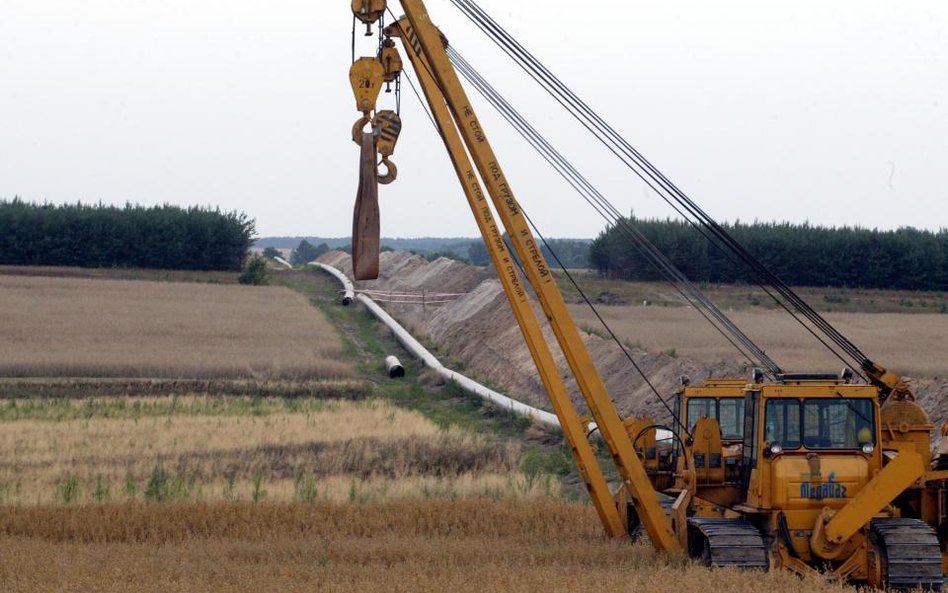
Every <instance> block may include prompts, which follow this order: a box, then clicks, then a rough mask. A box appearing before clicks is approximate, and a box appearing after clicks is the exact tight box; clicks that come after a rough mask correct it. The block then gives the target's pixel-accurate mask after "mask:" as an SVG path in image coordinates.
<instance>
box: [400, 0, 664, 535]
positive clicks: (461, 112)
mask: <svg viewBox="0 0 948 593" xmlns="http://www.w3.org/2000/svg"><path fill="white" fill-rule="evenodd" d="M402 8H403V9H404V10H405V16H406V19H407V20H408V23H409V24H410V25H411V27H412V30H413V31H414V33H415V37H414V39H413V40H412V44H413V45H414V46H415V47H414V48H415V49H416V50H419V53H420V54H421V55H422V56H424V58H425V60H426V62H427V64H428V65H429V66H430V68H431V74H432V76H433V78H434V79H435V81H436V82H437V84H438V87H439V88H440V89H441V92H442V93H443V96H444V100H445V102H446V105H447V107H448V109H449V111H450V113H451V116H452V118H453V119H454V121H455V124H456V126H457V128H458V130H459V132H460V134H461V137H462V139H463V141H464V143H465V145H466V146H467V149H468V151H469V152H470V154H471V157H472V159H473V161H474V164H475V165H476V168H477V171H478V173H479V175H480V177H481V179H482V181H483V182H484V184H485V186H486V187H487V192H488V194H489V196H490V198H491V201H492V202H493V204H494V207H495V208H496V209H497V213H498V215H499V216H500V219H501V221H502V222H503V225H504V227H505V229H506V230H507V233H508V235H509V236H510V240H511V243H512V245H513V247H514V251H515V252H516V253H517V256H518V257H519V258H520V261H521V262H522V264H523V268H524V272H525V274H526V276H527V279H528V280H529V282H530V285H531V286H532V287H533V290H534V292H535V293H536V295H537V298H538V300H539V301H540V306H541V307H542V309H543V312H544V314H545V315H546V318H547V320H548V321H549V322H550V326H551V327H552V329H553V333H554V335H555V336H556V340H557V342H558V343H559V345H560V348H561V349H562V351H563V354H564V355H565V357H566V360H567V363H568V364H569V367H570V369H571V370H572V372H573V376H574V377H575V378H576V382H577V384H578V385H579V388H580V392H581V393H582V395H583V397H584V399H585V401H586V403H587V405H588V406H589V409H590V411H591V412H592V415H593V417H594V418H595V420H596V423H597V424H598V426H599V430H600V432H601V434H602V436H603V439H604V440H605V442H606V446H607V447H608V449H609V451H610V453H611V454H612V457H613V459H614V461H615V464H616V467H617V469H618V470H619V474H620V476H621V478H622V482H623V485H624V486H625V487H626V489H627V490H628V492H629V493H630V494H631V496H632V498H633V500H634V502H635V505H636V509H637V510H638V512H639V515H640V517H641V519H642V523H643V525H644V527H645V530H646V532H647V533H648V535H649V538H650V539H651V541H652V543H653V544H654V545H655V546H656V547H657V548H658V549H660V550H663V551H681V549H682V548H681V544H680V543H679V542H678V539H677V538H676V537H675V534H674V533H673V532H672V529H671V524H670V523H669V521H668V520H667V519H666V517H665V513H664V510H663V509H662V507H661V505H660V504H659V502H658V497H657V495H656V492H655V490H654V488H653V487H652V484H651V482H650V480H649V477H648V475H647V473H646V471H645V468H644V466H643V465H642V463H641V461H640V460H639V458H638V456H637V455H636V453H635V450H634V448H633V445H632V442H631V440H630V439H629V437H628V435H627V433H626V430H625V426H624V424H623V423H622V419H621V418H620V416H619V413H618V411H617V410H616V408H615V405H614V404H613V403H612V400H611V398H610V397H609V394H608V393H607V391H606V387H605V384H604V383H603V380H602V377H601V376H600V375H599V371H598V370H597V369H596V366H595V364H594V363H593V361H592V358H591V357H590V355H589V352H588V350H587V349H586V346H585V344H584V342H583V340H582V338H581V336H580V334H579V330H578V329H577V327H576V324H575V323H574V322H573V319H572V316H571V315H570V313H569V310H568V309H567V307H566V303H565V301H564V300H563V296H562V294H561V293H560V291H559V288H558V287H557V285H556V280H555V278H554V276H553V274H552V272H551V270H550V268H549V266H548V264H547V262H546V260H545V258H544V257H543V254H542V253H541V251H540V246H539V245H538V244H537V242H536V240H535V238H534V236H533V233H532V232H531V230H530V227H529V225H528V221H527V219H526V216H525V214H524V212H523V210H522V209H521V207H520V204H519V203H518V201H517V199H516V197H515V195H514V193H513V190H512V189H511V187H510V184H509V183H508V181H507V178H506V176H505V175H504V171H503V169H502V167H501V166H500V163H499V160H498V158H497V156H496V154H495V153H494V151H493V148H492V147H491V145H490V142H489V141H488V139H487V135H486V133H485V132H484V129H483V127H482V125H481V123H480V121H479V119H478V118H477V115H476V113H475V112H474V109H473V107H472V106H471V102H470V101H469V100H468V97H467V93H466V92H465V91H464V88H463V87H462V86H461V82H460V80H459V78H458V74H457V72H456V71H455V70H454V67H453V65H452V64H451V61H450V59H449V58H448V55H447V52H446V51H445V48H444V44H443V41H442V37H441V34H440V33H439V31H438V30H437V28H436V27H435V26H434V24H433V23H432V21H431V17H430V15H429V14H428V11H427V9H426V7H425V5H424V2H423V1H422V0H402ZM416 40H417V44H415V41H416ZM570 405H571V404H570Z"/></svg>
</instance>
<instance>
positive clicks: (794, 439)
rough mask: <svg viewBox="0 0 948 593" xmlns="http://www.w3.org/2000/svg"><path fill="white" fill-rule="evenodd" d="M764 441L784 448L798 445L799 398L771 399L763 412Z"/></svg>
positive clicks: (792, 447) (793, 447) (797, 446)
mask: <svg viewBox="0 0 948 593" xmlns="http://www.w3.org/2000/svg"><path fill="white" fill-rule="evenodd" d="M764 442H766V443H768V444H770V445H773V444H775V443H776V444H779V445H780V446H782V447H783V448H784V449H797V448H799V447H800V400H797V399H771V400H768V401H767V407H766V409H765V412H764Z"/></svg>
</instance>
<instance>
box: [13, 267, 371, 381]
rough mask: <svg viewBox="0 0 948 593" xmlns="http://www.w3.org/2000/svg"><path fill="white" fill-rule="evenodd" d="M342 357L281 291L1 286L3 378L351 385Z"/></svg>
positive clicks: (58, 282) (331, 332) (302, 302)
mask: <svg viewBox="0 0 948 593" xmlns="http://www.w3.org/2000/svg"><path fill="white" fill-rule="evenodd" d="M340 355H341V341H340V339H339V336H338V334H337V333H336V331H335V329H334V328H333V327H332V326H331V325H330V323H329V322H328V321H327V320H326V319H325V318H324V317H323V316H322V314H321V313H320V312H319V311H318V310H316V309H315V308H313V307H311V306H310V305H309V303H308V302H307V301H306V299H305V298H304V297H303V296H301V295H299V294H296V293H294V292H292V291H290V290H289V289H286V288H282V287H253V288H251V287H244V286H223V285H205V284H195V283H175V282H149V281H136V282H129V281H120V280H91V279H81V278H43V277H30V276H0V376H6V377H125V378H141V377H147V378H188V379H195V378H203V379H212V378H254V379H293V380H306V379H349V378H353V377H354V371H353V369H352V368H351V366H350V365H349V364H347V363H344V362H342V361H340V360H339V358H340Z"/></svg>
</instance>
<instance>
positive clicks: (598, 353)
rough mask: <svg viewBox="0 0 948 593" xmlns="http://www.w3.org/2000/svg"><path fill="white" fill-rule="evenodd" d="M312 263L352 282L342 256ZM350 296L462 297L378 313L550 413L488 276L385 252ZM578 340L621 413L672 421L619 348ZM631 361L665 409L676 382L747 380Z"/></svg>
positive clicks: (665, 359)
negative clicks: (374, 275)
mask: <svg viewBox="0 0 948 593" xmlns="http://www.w3.org/2000/svg"><path fill="white" fill-rule="evenodd" d="M318 261H319V262H320V263H324V264H327V265H331V266H333V267H336V268H338V269H340V270H342V271H343V272H345V273H346V274H347V275H350V276H351V273H352V266H351V261H350V258H349V256H348V255H347V254H345V253H343V252H339V251H333V252H329V253H327V254H325V255H323V256H322V257H321V258H319V260H318ZM356 288H357V290H358V289H362V290H374V291H393V292H414V293H417V294H424V293H425V292H426V291H427V292H448V293H462V296H460V297H458V298H457V299H456V300H453V301H452V302H450V303H448V304H445V305H441V306H437V307H432V306H425V307H423V306H420V305H401V304H393V303H384V306H385V308H386V309H387V310H388V311H389V312H390V313H391V314H392V316H394V317H395V318H396V319H398V321H399V322H400V323H401V324H402V325H404V326H405V327H406V328H407V329H409V331H411V332H412V333H413V334H414V335H415V336H416V337H418V338H419V339H421V340H422V341H425V342H427V343H428V344H429V345H432V344H433V345H436V346H437V349H438V355H439V356H441V357H442V358H444V357H445V356H446V355H447V357H448V358H453V359H456V360H457V361H460V362H461V365H462V366H463V368H464V370H465V372H467V373H468V374H470V375H472V376H474V377H476V378H478V379H479V380H481V381H485V382H488V383H491V384H493V385H496V386H498V387H500V388H501V389H502V390H504V391H505V392H507V393H508V394H509V395H510V396H511V397H513V398H515V399H518V400H520V401H524V402H526V403H529V404H531V405H535V406H537V407H542V408H544V409H548V410H549V409H550V406H549V402H548V400H547V397H546V391H545V390H544V388H543V385H542V383H541V382H540V380H539V378H538V376H537V372H536V367H535V366H534V364H533V359H532V358H531V357H530V353H529V351H528V350H527V347H526V345H525V344H524V341H523V337H522V335H521V334H520V329H519V327H518V326H517V322H516V320H515V319H514V316H513V313H512V312H511V310H510V306H509V305H508V303H507V299H506V297H505V296H504V293H503V289H502V288H501V285H500V282H498V281H497V280H495V279H494V274H493V272H492V270H490V269H488V268H479V267H475V266H470V265H467V264H464V263H461V262H458V261H454V260H449V259H445V258H441V259H437V260H435V261H433V262H430V263H429V262H427V261H426V260H425V259H424V258H423V257H420V256H417V255H413V254H410V253H405V252H385V253H382V254H381V275H380V277H379V279H378V280H373V281H368V282H357V283H356ZM535 309H536V311H537V313H538V317H539V319H540V320H541V323H542V325H543V326H544V332H545V333H546V335H547V338H548V340H549V343H551V344H555V340H554V339H553V333H552V330H551V329H550V328H549V325H548V324H547V323H546V321H545V319H544V317H543V315H542V313H541V312H540V310H539V307H538V306H537V305H535ZM584 340H585V342H586V346H587V348H588V349H589V352H590V355H591V356H592V358H593V360H594V361H596V364H597V367H598V368H599V371H600V373H601V374H602V376H603V378H604V379H605V381H606V386H607V388H608V389H609V392H610V394H611V395H612V397H613V399H614V401H615V403H616V405H617V406H618V408H619V410H620V412H621V413H623V414H636V415H642V414H647V415H650V416H652V417H653V418H655V419H656V420H658V421H661V422H667V421H668V420H670V413H669V411H668V410H667V409H666V408H665V407H664V405H663V404H662V403H661V401H660V400H659V398H658V397H656V395H655V394H654V392H653V391H652V390H651V388H650V387H649V386H648V385H647V384H646V383H645V382H644V381H643V379H642V378H641V376H640V375H639V374H638V373H637V372H636V370H635V369H634V367H633V366H632V364H631V363H630V362H629V360H628V358H627V357H626V355H625V353H624V352H623V351H622V349H621V348H619V346H617V345H616V344H615V343H614V342H612V341H611V340H605V339H603V338H600V337H599V336H596V335H591V334H584ZM553 350H554V352H553V354H554V358H555V359H556V361H557V364H558V365H559V366H560V369H561V373H562V374H563V376H569V375H570V373H569V372H568V367H567V365H566V361H565V359H564V357H563V355H562V353H561V352H559V350H558V349H557V348H554V349H553ZM629 353H630V354H631V355H632V358H633V360H635V362H636V364H637V365H638V366H639V367H640V368H641V369H642V371H643V372H644V373H645V374H646V376H647V377H649V380H650V381H651V383H652V385H654V386H655V387H656V389H657V390H658V392H659V393H660V394H661V395H662V397H663V398H664V399H665V400H666V401H667V402H669V404H670V403H671V402H672V397H671V396H672V394H673V393H674V391H675V389H676V388H677V386H678V384H679V379H680V377H681V376H682V375H688V376H689V377H691V378H692V379H693V380H700V379H703V378H706V377H710V376H744V375H745V374H746V372H747V369H745V368H743V367H742V366H740V365H739V364H736V363H733V362H729V361H723V360H722V361H715V362H711V363H708V362H700V361H697V360H692V359H687V358H683V357H677V358H675V357H672V356H669V355H666V354H652V353H648V352H646V351H644V350H641V349H630V350H629ZM445 362H446V363H450V362H451V361H450V360H446V361H445ZM567 387H568V389H569V390H570V393H571V394H572V397H573V400H574V401H575V402H576V404H577V406H578V407H579V408H580V409H581V410H584V409H585V405H584V403H583V401H582V397H581V396H580V394H579V390H578V388H577V386H576V384H575V382H574V381H573V380H572V379H570V380H569V382H568V383H567Z"/></svg>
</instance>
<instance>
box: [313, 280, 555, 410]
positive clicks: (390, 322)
mask: <svg viewBox="0 0 948 593" xmlns="http://www.w3.org/2000/svg"><path fill="white" fill-rule="evenodd" d="M312 265H315V266H317V267H318V268H319V269H321V270H323V271H324V272H326V273H328V274H331V275H332V276H334V277H335V278H336V279H337V280H339V281H340V282H342V285H343V288H344V289H345V291H346V294H351V293H353V292H354V291H353V288H352V282H351V281H350V280H349V278H348V277H346V275H345V274H343V273H342V272H340V271H339V270H337V269H336V268H334V267H332V266H327V265H325V264H319V263H315V262H314V263H313V264H312ZM355 298H357V299H358V300H359V301H360V302H361V303H362V304H363V305H365V306H366V308H367V309H368V310H369V311H370V312H371V313H372V314H373V315H375V317H376V318H378V320H379V321H381V322H382V323H384V324H385V325H387V326H388V328H389V329H391V330H392V333H394V334H395V338H396V339H397V340H398V342H399V343H400V344H401V345H402V346H403V347H404V348H405V350H408V351H409V352H410V353H411V354H412V355H413V356H415V357H416V358H418V359H419V360H421V362H423V363H424V365H425V366H426V367H428V368H430V369H432V370H434V371H435V372H437V373H438V374H439V375H441V376H442V377H444V378H445V379H446V380H448V381H454V382H455V383H457V384H458V385H459V386H460V387H461V388H462V389H464V390H465V391H467V392H469V393H473V394H474V395H477V396H478V397H481V398H482V399H485V400H487V401H489V402H491V403H493V404H495V405H496V406H498V407H502V408H504V409H505V410H508V411H510V412H512V413H514V414H517V415H518V416H524V417H527V418H531V419H532V420H535V421H536V422H538V423H540V424H542V425H544V426H546V427H549V428H559V427H560V422H559V420H558V419H557V417H556V414H552V413H550V412H547V411H546V410H541V409H539V408H534V407H533V406H528V405H527V404H525V403H522V402H518V401H517V400H515V399H512V398H510V397H507V396H506V395H504V394H502V393H498V392H496V391H494V390H493V389H490V388H489V387H485V386H484V385H481V384H480V383H478V382H476V381H474V380H473V379H471V378H470V377H466V376H464V375H462V374H461V373H458V372H455V371H452V370H451V369H449V368H446V367H445V366H444V365H443V364H441V361H439V360H438V359H437V358H435V356H434V355H433V354H431V352H429V351H428V349H427V348H425V347H424V346H422V345H421V342H419V341H418V340H416V339H415V338H414V337H413V336H412V335H411V334H410V333H408V331H407V330H406V329H405V328H404V327H402V326H401V324H400V323H398V322H397V321H395V319H394V318H393V317H392V316H391V315H389V314H388V312H386V311H385V309H383V308H382V307H380V306H379V305H378V303H376V302H375V301H373V300H372V299H371V298H370V297H369V296H368V295H365V294H359V295H357V296H356V297H355Z"/></svg>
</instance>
